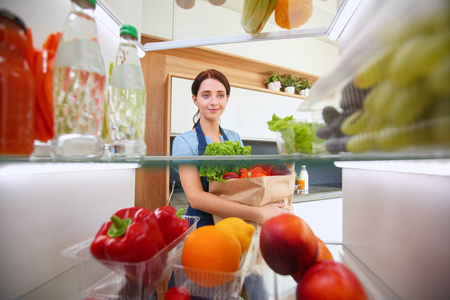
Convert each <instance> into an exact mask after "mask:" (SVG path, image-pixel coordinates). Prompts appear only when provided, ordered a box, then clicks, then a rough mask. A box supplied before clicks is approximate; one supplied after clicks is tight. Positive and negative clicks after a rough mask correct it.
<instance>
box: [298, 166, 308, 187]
mask: <svg viewBox="0 0 450 300" xmlns="http://www.w3.org/2000/svg"><path fill="white" fill-rule="evenodd" d="M298 179H299V182H300V186H299V190H300V191H301V192H307V191H308V190H309V176H308V171H307V170H306V166H305V165H302V169H301V170H300V174H299V176H298Z"/></svg>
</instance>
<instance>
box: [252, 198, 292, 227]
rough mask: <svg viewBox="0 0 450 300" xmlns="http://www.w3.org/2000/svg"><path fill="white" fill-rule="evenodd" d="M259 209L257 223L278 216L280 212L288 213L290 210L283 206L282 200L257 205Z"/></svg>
mask: <svg viewBox="0 0 450 300" xmlns="http://www.w3.org/2000/svg"><path fill="white" fill-rule="evenodd" d="M259 210H260V221H259V223H261V224H262V223H264V222H265V221H267V220H269V219H271V218H273V217H276V216H279V215H281V214H289V213H291V211H290V210H289V209H286V208H284V202H272V203H268V204H266V205H264V206H261V207H259Z"/></svg>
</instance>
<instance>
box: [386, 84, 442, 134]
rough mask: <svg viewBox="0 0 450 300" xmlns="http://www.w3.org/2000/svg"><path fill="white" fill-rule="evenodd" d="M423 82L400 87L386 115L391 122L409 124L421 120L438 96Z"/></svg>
mask: <svg viewBox="0 0 450 300" xmlns="http://www.w3.org/2000/svg"><path fill="white" fill-rule="evenodd" d="M424 86H425V84H424V83H423V82H416V83H415V84H413V85H409V86H407V87H403V88H398V89H397V90H396V92H395V94H394V95H393V97H392V100H391V103H390V106H389V110H387V111H386V114H385V115H386V117H387V119H388V120H389V123H390V124H393V125H407V124H412V123H414V122H417V121H419V120H420V119H421V118H422V117H423V116H424V114H425V113H426V111H427V110H428V108H429V107H430V106H431V103H433V102H434V101H435V100H436V98H435V97H434V96H433V95H432V94H430V93H428V90H427V89H426V88H425V87H424Z"/></svg>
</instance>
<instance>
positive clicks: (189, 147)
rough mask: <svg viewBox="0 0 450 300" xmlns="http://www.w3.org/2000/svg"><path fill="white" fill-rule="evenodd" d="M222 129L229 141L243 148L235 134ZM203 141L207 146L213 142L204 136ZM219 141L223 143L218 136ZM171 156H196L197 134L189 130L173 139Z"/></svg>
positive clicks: (237, 135)
mask: <svg viewBox="0 0 450 300" xmlns="http://www.w3.org/2000/svg"><path fill="white" fill-rule="evenodd" d="M222 129H223V131H224V133H225V135H226V136H227V138H228V140H229V141H239V143H240V144H241V146H242V147H243V146H244V144H243V143H242V140H241V137H240V136H239V134H238V133H237V132H235V131H233V130H229V129H225V128H222ZM205 140H206V143H207V144H211V143H212V142H213V141H212V140H211V137H209V136H205ZM220 141H221V142H222V143H223V142H225V140H224V139H223V136H220ZM172 156H198V139H197V133H196V132H195V131H193V130H190V131H187V132H184V133H182V134H180V135H179V136H177V137H175V139H174V140H173V144H172Z"/></svg>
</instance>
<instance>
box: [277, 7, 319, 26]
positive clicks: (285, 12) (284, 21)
mask: <svg viewBox="0 0 450 300" xmlns="http://www.w3.org/2000/svg"><path fill="white" fill-rule="evenodd" d="M312 13H313V3H312V0H279V1H278V3H277V6H275V22H276V23H277V25H278V26H280V27H281V28H284V29H293V28H297V27H300V26H301V25H303V24H305V23H306V22H308V20H309V18H311V15H312Z"/></svg>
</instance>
